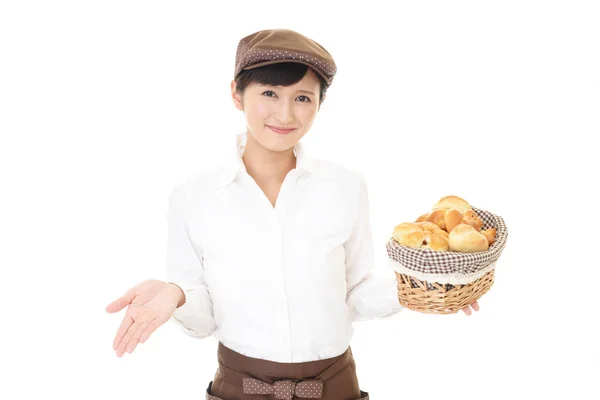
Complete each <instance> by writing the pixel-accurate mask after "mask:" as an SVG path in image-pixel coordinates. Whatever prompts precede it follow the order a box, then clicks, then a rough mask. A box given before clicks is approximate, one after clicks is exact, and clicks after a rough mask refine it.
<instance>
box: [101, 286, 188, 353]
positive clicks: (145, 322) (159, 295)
mask: <svg viewBox="0 0 600 400" xmlns="http://www.w3.org/2000/svg"><path fill="white" fill-rule="evenodd" d="M184 301H185V295H184V294H183V291H182V290H181V289H180V288H179V287H178V286H177V285H174V284H172V283H168V282H163V281H160V280H154V279H150V280H146V281H144V282H142V283H140V284H139V285H137V286H134V287H133V288H131V289H129V290H128V291H127V292H126V293H125V294H124V295H123V296H122V297H120V298H118V299H117V300H115V301H113V302H112V303H110V304H109V305H108V306H107V307H106V311H107V312H109V313H116V312H118V311H121V310H122V309H123V308H125V307H127V306H129V307H127V312H126V313H125V316H124V317H123V322H121V326H120V327H119V330H118V331H117V335H116V336H115V339H114V341H113V349H114V350H115V351H116V352H117V357H121V356H122V355H123V354H124V353H125V351H127V352H128V353H131V352H132V351H133V350H134V349H135V348H136V346H137V345H138V343H144V342H145V341H146V340H148V337H149V336H150V335H151V334H152V333H153V332H154V331H155V330H156V329H157V328H158V327H159V326H161V325H162V324H164V323H165V322H167V321H168V320H169V318H170V317H171V316H172V315H173V312H174V311H175V309H176V308H177V307H178V306H181V303H183V302H184Z"/></svg>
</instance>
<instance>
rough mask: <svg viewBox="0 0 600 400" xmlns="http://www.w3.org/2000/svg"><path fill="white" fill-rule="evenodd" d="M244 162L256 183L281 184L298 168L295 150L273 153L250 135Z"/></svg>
mask: <svg viewBox="0 0 600 400" xmlns="http://www.w3.org/2000/svg"><path fill="white" fill-rule="evenodd" d="M242 161H243V162H244V165H245V166H246V171H247V172H248V174H249V175H250V176H251V177H252V178H253V179H254V180H255V181H256V182H260V183H266V184H280V183H282V182H283V180H284V179H285V176H286V175H287V174H288V172H290V171H291V170H292V169H294V168H296V156H295V155H294V149H293V148H292V149H289V150H286V151H281V152H278V151H271V150H269V149H265V148H264V147H262V146H261V145H260V143H258V142H257V141H256V140H255V139H254V137H252V135H251V134H250V133H248V135H247V139H246V146H245V149H244V154H243V156H242Z"/></svg>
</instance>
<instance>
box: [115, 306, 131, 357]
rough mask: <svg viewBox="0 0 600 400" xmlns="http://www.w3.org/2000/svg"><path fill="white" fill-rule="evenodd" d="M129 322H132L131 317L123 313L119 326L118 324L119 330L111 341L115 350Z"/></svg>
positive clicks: (129, 324)
mask: <svg viewBox="0 0 600 400" xmlns="http://www.w3.org/2000/svg"><path fill="white" fill-rule="evenodd" d="M131 324H133V318H131V317H130V316H129V315H127V314H125V316H124V317H123V321H122V322H121V326H119V330H118V331H117V335H116V336H115V340H114V341H113V350H117V348H118V347H119V344H121V341H122V340H123V337H124V336H125V334H126V333H127V330H128V329H129V327H130V326H131Z"/></svg>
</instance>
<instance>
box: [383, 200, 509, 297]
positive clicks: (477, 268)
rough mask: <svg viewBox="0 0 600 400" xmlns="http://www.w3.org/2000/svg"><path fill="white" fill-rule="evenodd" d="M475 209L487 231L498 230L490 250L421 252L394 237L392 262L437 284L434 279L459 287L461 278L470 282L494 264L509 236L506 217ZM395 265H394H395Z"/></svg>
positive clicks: (389, 247) (390, 246)
mask: <svg viewBox="0 0 600 400" xmlns="http://www.w3.org/2000/svg"><path fill="white" fill-rule="evenodd" d="M471 208H472V209H473V211H475V213H476V214H477V215H478V216H479V217H480V218H481V220H482V221H483V229H488V228H496V238H495V241H494V243H493V244H492V245H491V246H490V248H489V249H488V250H487V251H481V252H476V253H460V252H452V251H435V250H430V249H418V248H412V247H407V246H403V245H401V244H399V243H398V242H396V241H395V240H394V239H392V238H390V240H389V241H388V243H387V252H388V256H389V258H390V259H391V260H394V261H396V262H397V263H399V264H401V266H402V267H404V268H401V271H398V272H400V273H404V274H407V275H411V276H415V275H417V274H418V275H419V279H421V280H428V281H432V282H436V280H435V279H433V278H434V277H439V276H441V275H442V276H443V275H446V276H447V277H448V279H444V282H439V283H455V284H459V283H461V282H460V281H461V277H464V278H466V280H467V281H470V278H472V277H473V276H475V275H477V274H478V273H479V272H482V271H483V270H485V269H486V267H488V266H490V265H492V264H494V263H495V262H496V261H497V260H498V258H499V257H500V254H501V253H502V250H504V246H505V245H506V239H507V237H508V230H507V228H506V224H505V223H504V220H503V219H502V217H500V216H498V215H494V214H492V213H491V212H489V211H485V210H480V209H478V208H476V207H471ZM391 265H392V266H394V264H393V263H392V264H391ZM394 269H396V268H394ZM409 272H410V273H409ZM413 272H414V273H413ZM453 277H457V278H458V279H453ZM424 278H429V279H424ZM450 286H451V285H450Z"/></svg>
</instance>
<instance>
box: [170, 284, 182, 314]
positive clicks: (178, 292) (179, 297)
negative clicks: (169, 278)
mask: <svg viewBox="0 0 600 400" xmlns="http://www.w3.org/2000/svg"><path fill="white" fill-rule="evenodd" d="M167 283H168V284H169V286H171V287H172V288H173V289H174V290H173V292H174V293H176V296H177V308H179V307H181V306H182V305H184V304H185V293H184V291H183V289H181V287H179V285H177V284H175V283H173V282H167Z"/></svg>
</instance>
